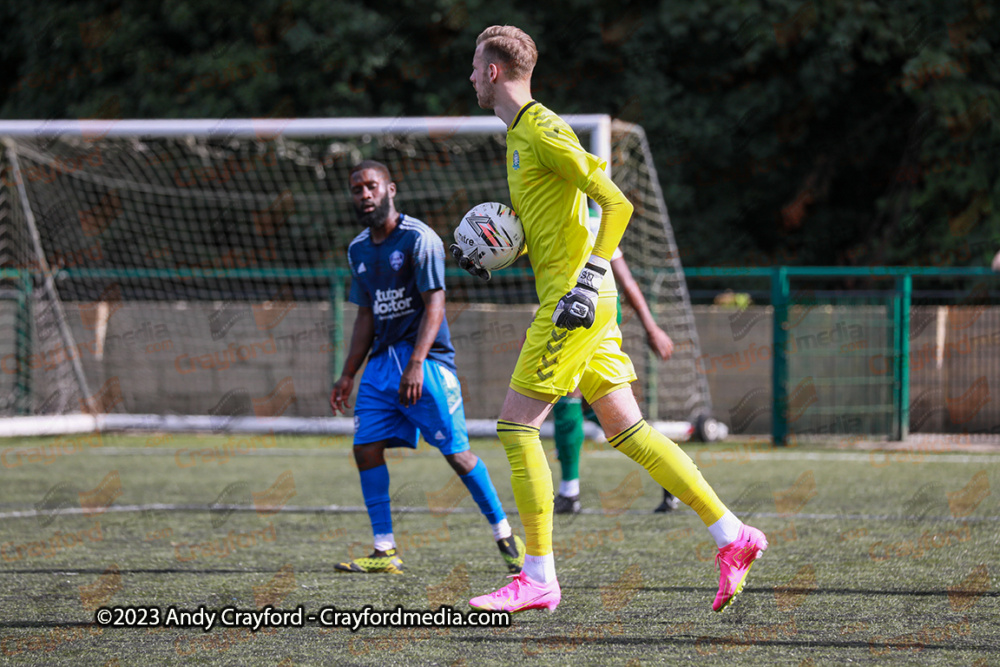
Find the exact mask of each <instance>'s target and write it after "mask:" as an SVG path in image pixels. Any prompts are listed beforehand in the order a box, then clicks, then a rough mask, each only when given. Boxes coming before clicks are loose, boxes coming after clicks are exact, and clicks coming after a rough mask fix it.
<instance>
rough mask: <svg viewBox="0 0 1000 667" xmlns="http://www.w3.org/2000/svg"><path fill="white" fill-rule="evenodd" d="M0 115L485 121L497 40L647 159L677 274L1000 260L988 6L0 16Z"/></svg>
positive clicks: (332, 8)
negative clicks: (526, 45) (716, 267)
mask: <svg viewBox="0 0 1000 667" xmlns="http://www.w3.org/2000/svg"><path fill="white" fill-rule="evenodd" d="M0 20H2V21H3V24H4V25H5V26H6V27H7V30H6V31H5V40H4V41H3V42H2V43H0V116H2V117H4V118H48V117H106V118H113V117H146V118H153V117H187V118H198V117H247V116H251V117H261V116H275V117H287V116H375V115H379V116H391V115H460V114H476V113H484V112H482V111H481V110H479V109H478V108H477V107H476V105H475V98H474V94H473V91H472V87H471V85H470V83H469V81H468V76H469V73H470V70H471V65H470V61H471V56H472V50H473V47H474V42H475V37H476V35H477V34H478V33H479V32H480V30H481V29H482V28H483V27H485V26H487V25H490V24H492V23H510V24H514V25H519V26H521V27H523V28H524V29H525V30H527V31H528V32H529V33H530V34H532V35H533V36H534V37H535V39H536V41H537V43H538V46H539V51H540V59H539V63H538V66H537V68H536V70H535V76H534V80H533V84H534V93H535V96H536V97H537V98H538V99H539V100H541V101H542V102H543V103H545V104H547V105H548V106H550V107H552V108H554V109H555V110H557V111H558V112H561V113H572V112H577V113H581V112H586V113H609V114H612V115H614V116H615V117H618V118H622V119H624V120H629V121H633V122H636V123H640V124H642V125H643V126H644V127H645V129H646V131H647V133H648V135H649V138H650V141H651V143H652V149H653V154H654V157H655V159H656V161H657V168H658V170H659V175H660V179H661V183H662V185H663V188H664V192H665V194H666V198H667V203H668V205H669V206H670V208H671V219H672V222H673V224H674V226H675V232H676V235H677V238H678V242H679V244H680V246H681V250H682V257H683V260H684V261H685V262H686V263H688V264H701V265H704V264H709V265H711V264H733V265H740V264H745V263H748V262H749V263H755V264H760V263H772V262H773V263H792V264H874V263H878V264H882V263H886V264H907V263H908V264H921V265H926V264H942V265H949V264H979V265H981V264H983V263H986V262H988V261H989V259H990V258H991V257H992V255H993V253H994V252H995V251H996V249H997V248H1000V214H998V212H997V206H998V205H1000V204H998V203H1000V166H998V159H997V158H998V156H1000V152H998V146H1000V127H998V123H997V118H998V114H1000V67H998V66H997V64H996V62H997V60H998V50H1000V48H998V47H1000V10H998V9H996V8H994V7H993V6H991V4H990V3H987V2H984V1H981V0H963V2H960V3H957V4H953V3H939V2H936V1H935V0H899V1H893V2H889V1H888V0H880V1H878V2H876V1H861V0H854V1H842V2H832V1H830V2H813V1H811V0H810V1H806V2H802V1H801V0H748V1H745V2H739V3H733V2H731V0H699V1H698V2H689V1H686V0H662V1H661V2H658V3H644V6H643V7H642V8H640V6H639V5H628V6H625V7H623V6H622V5H621V4H619V3H612V2H609V1H607V0H557V1H556V2H554V3H548V4H546V5H545V6H544V8H542V7H540V6H537V4H536V3H532V4H528V3H516V6H513V7H511V6H509V5H504V6H502V7H501V6H500V5H497V4H496V3H486V2H482V1H481V0H463V1H459V2H450V1H447V0H401V1H400V2H398V3H395V4H394V6H393V9H392V11H382V10H378V9H375V8H373V7H372V6H370V5H363V4H357V3H348V2H343V1H335V2H330V1H328V0H326V1H320V0H288V1H285V2H279V1H277V0H248V1H247V2H243V3H202V2H192V1H180V2H165V1H161V2H159V3H153V4H150V3H140V2H137V1H135V0H123V1H121V2H118V3H110V2H100V1H98V0H89V1H86V2H79V3H74V4H73V5H71V6H70V5H67V6H64V7H62V8H60V9H59V10H58V11H53V10H51V9H50V8H46V7H43V6H41V5H28V4H26V3H25V6H24V7H18V8H15V7H12V6H5V7H4V8H0Z"/></svg>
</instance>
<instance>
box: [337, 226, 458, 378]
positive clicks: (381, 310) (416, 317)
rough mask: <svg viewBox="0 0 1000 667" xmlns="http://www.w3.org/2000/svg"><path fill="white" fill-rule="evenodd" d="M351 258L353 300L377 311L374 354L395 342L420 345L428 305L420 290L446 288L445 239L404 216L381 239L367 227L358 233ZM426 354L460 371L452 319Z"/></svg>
mask: <svg viewBox="0 0 1000 667" xmlns="http://www.w3.org/2000/svg"><path fill="white" fill-rule="evenodd" d="M347 260H348V263H349V264H350V266H351V277H352V280H351V294H350V297H349V299H350V301H351V303H354V304H357V305H359V306H363V307H365V308H371V309H372V313H373V315H374V319H375V340H374V341H373V342H372V349H371V356H372V357H375V356H378V355H380V354H382V353H383V352H385V351H386V350H388V349H389V347H390V346H392V345H394V344H396V343H402V342H405V343H408V344H409V345H410V346H411V347H412V346H413V345H415V344H416V342H417V333H418V332H419V330H420V320H421V318H422V317H423V315H424V310H425V308H424V300H423V297H421V296H420V293H421V292H427V291H429V290H435V289H444V244H443V243H442V242H441V238H440V237H439V236H438V235H437V234H436V233H434V230H432V229H431V228H430V227H428V226H427V225H425V224H424V223H423V222H421V221H420V220H417V219H416V218H411V217H409V216H406V215H400V216H399V222H398V224H397V225H396V228H395V229H394V230H392V233H391V234H389V237H388V238H387V239H385V241H383V242H382V243H373V242H372V240H371V234H370V232H369V230H367V229H366V230H364V231H363V232H361V233H360V234H358V235H357V236H356V237H355V238H354V240H353V241H351V244H350V245H349V246H348V247H347ZM427 358H428V359H433V360H434V361H437V362H439V363H442V364H444V365H445V366H447V367H448V368H449V369H451V370H452V371H455V348H454V347H453V346H452V344H451V335H450V334H449V332H448V321H447V320H444V319H443V320H441V327H440V328H439V329H438V332H437V337H436V338H435V339H434V344H433V345H431V349H430V352H429V353H428V354H427ZM403 362H404V363H405V360H403Z"/></svg>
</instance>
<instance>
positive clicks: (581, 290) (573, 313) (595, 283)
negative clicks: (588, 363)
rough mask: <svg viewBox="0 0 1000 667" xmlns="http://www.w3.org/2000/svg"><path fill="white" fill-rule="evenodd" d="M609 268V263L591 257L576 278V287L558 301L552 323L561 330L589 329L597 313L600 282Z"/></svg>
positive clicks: (593, 256)
mask: <svg viewBox="0 0 1000 667" xmlns="http://www.w3.org/2000/svg"><path fill="white" fill-rule="evenodd" d="M610 268H611V262H609V261H608V260H606V259H602V258H600V257H598V256H597V255H591V256H590V259H588V260H587V264H586V265H585V266H584V267H583V269H582V270H581V271H580V275H579V276H577V278H576V287H574V288H573V289H571V290H570V291H569V294H567V295H566V296H564V297H563V298H561V299H559V303H557V304H556V309H555V310H554V311H553V312H552V322H553V323H554V324H555V325H556V326H557V327H559V328H561V329H577V328H579V327H584V328H585V329H589V328H590V327H591V326H592V325H593V324H594V315H595V313H596V311H597V294H598V292H599V291H600V289H601V281H602V280H604V275H605V274H606V273H607V272H608V269H610Z"/></svg>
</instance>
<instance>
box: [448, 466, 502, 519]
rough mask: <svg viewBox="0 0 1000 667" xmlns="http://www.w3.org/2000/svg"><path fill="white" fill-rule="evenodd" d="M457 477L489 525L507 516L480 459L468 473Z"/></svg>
mask: <svg viewBox="0 0 1000 667" xmlns="http://www.w3.org/2000/svg"><path fill="white" fill-rule="evenodd" d="M458 478H459V479H460V480H462V483H463V484H465V488H467V489H468V490H469V493H470V494H472V499H473V500H475V501H476V504H477V505H479V509H480V511H482V513H483V514H484V515H486V518H487V520H489V522H490V524H491V525H492V524H495V523H500V522H501V521H503V520H504V519H506V518H507V514H506V513H505V512H504V511H503V506H502V505H501V504H500V498H498V497H497V490H496V489H495V488H494V487H493V482H492V480H490V474H489V473H488V472H487V471H486V464H485V463H483V460H482V459H479V461H477V462H476V466H475V467H474V468H473V469H472V470H470V471H469V472H468V474H465V475H459V476H458Z"/></svg>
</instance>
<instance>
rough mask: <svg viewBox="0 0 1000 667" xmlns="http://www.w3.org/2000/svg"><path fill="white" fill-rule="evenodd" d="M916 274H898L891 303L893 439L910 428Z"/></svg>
mask: <svg viewBox="0 0 1000 667" xmlns="http://www.w3.org/2000/svg"><path fill="white" fill-rule="evenodd" d="M912 292H913V277H912V276H911V275H910V274H906V275H904V276H899V277H897V278H896V292H895V295H894V296H893V304H892V325H893V355H892V359H893V369H892V376H893V388H892V394H893V404H894V405H893V407H894V408H895V409H894V410H893V415H892V417H893V423H892V439H893V440H906V437H907V436H908V435H909V431H910V302H911V296H912Z"/></svg>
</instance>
